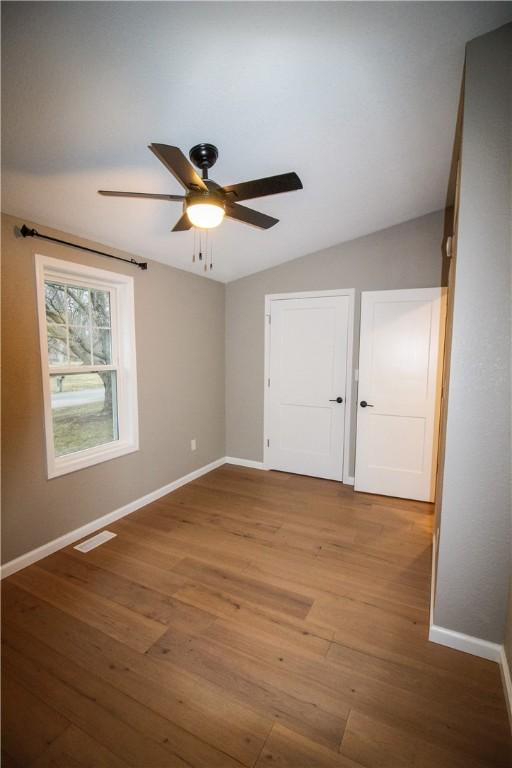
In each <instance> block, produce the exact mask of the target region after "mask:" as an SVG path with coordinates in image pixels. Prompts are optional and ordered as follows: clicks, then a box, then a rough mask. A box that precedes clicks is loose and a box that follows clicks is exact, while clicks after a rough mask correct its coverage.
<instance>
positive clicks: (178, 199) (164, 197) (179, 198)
mask: <svg viewBox="0 0 512 768" xmlns="http://www.w3.org/2000/svg"><path fill="white" fill-rule="evenodd" d="M98 194H100V195H107V196H108V197H148V198H150V199H151V200H173V201H176V202H182V201H183V200H184V199H185V197H184V195H152V194H151V193H150V192H112V191H111V190H109V189H98Z"/></svg>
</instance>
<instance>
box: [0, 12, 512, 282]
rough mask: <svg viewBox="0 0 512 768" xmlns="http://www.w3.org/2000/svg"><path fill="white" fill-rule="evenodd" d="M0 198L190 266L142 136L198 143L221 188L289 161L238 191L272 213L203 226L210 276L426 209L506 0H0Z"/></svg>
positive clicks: (251, 268) (184, 236)
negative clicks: (269, 219)
mask: <svg viewBox="0 0 512 768" xmlns="http://www.w3.org/2000/svg"><path fill="white" fill-rule="evenodd" d="M2 11H3V25H2V33H3V34H2V37H3V51H2V57H3V70H2V86H3V116H2V117H3V125H2V129H3V136H2V141H3V146H2V150H3V152H2V154H3V203H2V208H3V210H4V211H7V212H8V213H12V214H15V215H16V216H19V217H20V221H21V219H23V218H26V219H29V220H31V221H36V222H41V223H44V224H46V225H48V226H52V227H56V228H59V229H62V230H65V231H66V232H72V233H75V234H77V235H81V236H85V237H88V238H91V239H93V240H97V241H99V242H101V243H105V244H107V245H112V246H115V247H117V248H122V249H124V250H126V251H129V252H131V253H134V254H138V255H140V256H142V257H144V258H148V259H156V260H158V261H162V262H165V263H167V264H172V265H174V266H177V267H180V268H183V269H191V270H193V271H198V272H199V269H198V267H197V266H194V265H192V263H191V254H192V243H193V235H192V232H188V233H173V234H171V232H170V229H171V227H172V226H173V224H174V222H175V221H176V220H177V219H178V217H179V215H180V213H181V209H180V204H179V203H167V202H160V201H145V200H144V201H143V200H129V199H112V198H102V197H100V196H99V195H97V194H96V190H97V189H100V188H106V189H121V190H123V189H124V190H132V191H142V192H164V193H165V192H167V193H173V194H180V193H181V189H180V187H179V185H178V183H177V182H176V181H175V180H174V178H173V177H172V176H171V175H170V174H169V173H168V172H167V171H166V170H165V168H164V167H163V166H162V165H161V164H160V163H159V162H158V161H157V159H156V158H155V157H154V156H153V155H152V153H151V152H150V151H149V150H148V149H147V148H146V147H147V145H148V144H149V143H150V142H161V143H167V144H175V145H177V146H179V147H180V148H181V149H182V150H183V151H184V152H185V153H186V154H188V150H189V148H190V147H191V146H192V145H193V144H196V143H198V142H201V141H206V142H211V143H214V144H216V145H217V147H218V148H219V152H220V157H219V160H218V162H217V165H216V166H215V168H214V169H213V171H212V173H211V176H212V177H213V178H214V179H215V180H216V181H217V182H219V183H220V184H227V183H234V182H237V181H245V180H247V179H252V178H259V177H262V176H268V175H271V174H274V173H282V172H285V171H291V170H295V171H297V173H298V174H299V176H300V177H301V179H302V182H303V184H304V190H303V191H300V192H293V193H290V194H287V195H280V196H275V197H269V198H265V199H263V200H261V201H248V202H247V204H248V205H251V206H253V207H254V208H257V209H259V210H261V211H264V212H266V213H270V214H272V215H274V216H276V217H277V218H279V219H280V220H281V221H280V223H279V224H278V225H277V226H276V227H274V228H273V229H271V230H268V231H260V230H256V229H253V228H252V227H248V226H246V225H243V224H238V223H235V222H231V221H226V222H225V223H223V224H222V225H221V227H220V228H219V229H218V230H216V231H215V235H214V240H213V247H214V258H215V270H214V277H216V279H221V280H224V281H229V280H233V279H236V278H238V277H241V276H243V275H247V274H250V273H252V272H257V271H259V270H261V269H265V268H267V267H270V266H273V265H275V264H279V263H281V262H284V261H287V260H289V259H294V258H297V257H298V256H301V255H304V254H306V253H310V252H312V251H315V250H319V249H321V248H324V247H327V246H329V245H333V244H335V243H338V242H342V241H345V240H350V239H352V238H354V237H358V236H360V235H363V234H366V233H368V232H373V231H375V230H378V229H381V228H383V227H388V226H391V225H393V224H396V223H398V222H401V221H405V220H407V219H411V218H414V217H416V216H419V215H422V214H425V213H428V212H430V211H433V210H437V209H439V208H442V207H443V205H444V200H445V195H446V186H447V179H448V170H449V164H450V156H451V148H452V141H453V133H454V125H455V117H456V110H457V103H458V95H459V87H460V81H461V74H462V66H463V60H464V44H465V43H466V42H467V41H468V40H470V39H471V38H473V37H476V36H478V35H480V34H483V33H485V32H487V31H489V30H491V29H494V28H496V27H498V26H500V25H501V24H504V23H506V22H507V21H510V20H511V19H512V3H490V2H489V3H488V2H483V3H480V2H470V3H458V2H448V3H442V2H431V3H408V2H399V3H385V2H384V3H381V2H377V3H350V2H328V3H316V2H312V3H307V2H298V3H286V2H285V3H279V2H273V3H266V2H256V3H238V2H237V3H233V2H227V3H216V2H207V3H193V2H181V3H172V2H158V3H146V2H127V3H123V2H119V3H110V2H107V3H89V2H83V3H82V2H63V3H59V2H58V3H38V2H36V3H25V2H18V3H16V2H9V3H2Z"/></svg>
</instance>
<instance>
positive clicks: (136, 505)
mask: <svg viewBox="0 0 512 768" xmlns="http://www.w3.org/2000/svg"><path fill="white" fill-rule="evenodd" d="M225 463H226V459H225V458H224V457H222V458H221V459H217V460H216V461H212V462H211V463H210V464H206V465H205V466H204V467H199V469H195V470H194V471H193V472H189V473H188V475H184V476H183V477H179V478H178V479H177V480H173V482H172V483H168V484H167V485H164V486H162V488H158V489H157V490H156V491H151V493H147V494H146V495H145V496H141V497H140V498H139V499H135V501H131V502H130V503H129V504H125V506H124V507H120V508H119V509H116V510H114V511H113V512H109V513H108V514H107V515H103V517H98V518H96V520H92V521H91V522H90V523H87V524H86V525H82V526H81V528H75V530H74V531H70V532H69V533H65V534H64V536H59V538H58V539H53V541H49V542H48V543H47V544H43V545H42V546H41V547H38V548H37V549H33V550H32V551H31V552H27V553H26V554H24V555H20V557H17V558H15V559H14V560H10V561H9V562H8V563H5V565H3V566H2V568H1V578H2V579H4V578H5V577H6V576H10V575H11V574H12V573H16V571H20V570H21V569H22V568H26V567H27V566H28V565H32V563H36V562H37V561H38V560H42V559H43V557H48V555H51V554H53V552H57V550H58V549H62V548H63V547H67V546H69V544H73V543H74V542H75V541H78V540H79V539H83V538H84V536H89V534H91V533H94V531H97V530H98V528H103V527H104V526H106V525H109V524H110V523H113V522H115V521H116V520H119V519H120V518H121V517H126V515H129V514H131V513H132V512H135V510H137V509H140V508H141V507H144V506H146V504H150V503H151V502H152V501H156V500H157V499H160V498H161V497H162V496H166V495H167V494H168V493H172V491H175V490H176V489H177V488H180V487H181V486H182V485H186V484H187V483H190V482H191V481H192V480H196V479H197V478H198V477H201V476H202V475H206V474H207V473H208V472H211V471H212V470H213V469H217V467H220V466H222V464H225Z"/></svg>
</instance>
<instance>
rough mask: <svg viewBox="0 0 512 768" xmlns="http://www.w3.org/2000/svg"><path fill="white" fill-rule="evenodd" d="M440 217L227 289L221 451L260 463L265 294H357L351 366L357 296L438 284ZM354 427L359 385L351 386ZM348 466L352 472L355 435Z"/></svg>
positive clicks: (384, 232)
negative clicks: (351, 290)
mask: <svg viewBox="0 0 512 768" xmlns="http://www.w3.org/2000/svg"><path fill="white" fill-rule="evenodd" d="M442 237H443V213H442V212H441V211H438V212H436V213H431V214H429V215H427V216H422V217H421V218H419V219H413V220H412V221H407V222H406V223H405V224H399V225H398V226H395V227H390V228H389V229H385V230H381V231H380V232H375V233H374V234H371V235H367V236H366V237H360V238H358V239H357V240H352V241H350V242H347V243H342V244H340V245H336V246H334V247H332V248H328V249H327V250H324V251H319V252H318V253H313V254H310V255H309V256H304V257H302V258H300V259H295V260H294V261H289V262H287V263H285V264H281V265H280V266H278V267H274V268H273V269H268V270H265V271H263V272H258V273H257V274H255V275H251V276H249V277H244V278H242V279H240V280H236V281H235V282H233V283H229V284H228V286H227V290H226V450H227V455H228V456H235V457H237V458H244V459H254V460H256V461H261V460H262V459H263V362H264V306H265V294H268V293H285V292H291V291H308V290H324V289H333V288H356V329H355V341H356V343H355V348H354V367H357V364H356V361H357V357H358V353H359V349H358V343H357V340H358V338H359V305H360V293H361V290H377V289H381V288H382V289H386V288H390V289H391V288H430V287H435V286H438V285H441V270H442V256H441V242H442ZM353 394H354V397H353V406H354V413H353V417H354V418H353V419H352V422H353V424H354V425H355V408H356V397H355V396H356V386H355V383H354V384H353ZM351 437H352V449H351V456H350V461H349V467H350V473H351V474H353V468H354V445H355V433H354V434H353V435H352V436H351Z"/></svg>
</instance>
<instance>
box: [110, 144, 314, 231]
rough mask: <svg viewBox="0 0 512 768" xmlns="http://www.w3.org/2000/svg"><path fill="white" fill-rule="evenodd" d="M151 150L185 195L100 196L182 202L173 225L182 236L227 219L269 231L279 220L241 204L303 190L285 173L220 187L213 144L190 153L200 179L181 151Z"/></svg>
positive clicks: (292, 175)
mask: <svg viewBox="0 0 512 768" xmlns="http://www.w3.org/2000/svg"><path fill="white" fill-rule="evenodd" d="M149 149H150V150H151V151H152V152H153V154H155V155H156V157H157V158H158V159H159V160H160V162H162V163H163V164H164V165H165V167H166V168H167V170H168V171H170V172H171V173H172V174H173V176H174V177H175V178H176V179H177V181H179V183H180V184H181V186H182V187H183V188H184V189H185V190H186V194H184V195H159V194H155V195H153V194H151V193H148V192H112V191H109V190H105V189H99V190H98V192H99V194H100V195H110V196H111V197H140V198H152V199H153V200H171V201H176V202H182V203H183V214H182V216H181V218H180V219H178V221H177V222H176V224H175V225H174V227H173V229H172V231H173V232H183V231H184V230H187V229H190V228H191V227H200V228H201V229H211V228H212V227H217V226H218V225H219V224H220V223H221V221H222V220H223V218H224V216H228V217H229V218H230V219H235V220H236V221H241V222H243V223H244V224H252V225H253V226H255V227H259V228H260V229H270V227H273V226H274V224H277V223H278V221H279V219H274V218H273V217H272V216H267V214H265V213H261V212H260V211H255V210H253V209H252V208H247V207H246V206H245V205H239V203H240V201H241V200H251V199H253V198H255V197H265V196H266V195H277V194H279V193H280V192H292V191H294V190H296V189H302V182H301V180H300V179H299V177H298V176H297V174H296V173H282V174H280V175H278V176H268V177H267V178H265V179H254V180H253V181H244V182H242V183H240V184H228V185H227V186H224V187H221V186H220V185H219V184H217V183H216V182H215V181H212V180H211V179H209V178H208V169H209V168H211V167H212V166H213V165H214V164H215V162H216V161H217V158H218V156H219V152H218V150H217V147H214V146H213V144H197V145H196V146H195V147H192V149H191V150H190V152H189V157H190V159H191V160H192V162H193V163H194V165H195V166H196V168H199V169H200V171H201V176H199V175H198V174H197V173H196V171H195V170H194V168H193V167H192V165H191V164H190V163H189V161H188V160H187V158H186V157H185V155H184V154H183V152H182V151H181V150H180V149H178V147H171V146H169V145H168V144H150V145H149Z"/></svg>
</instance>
